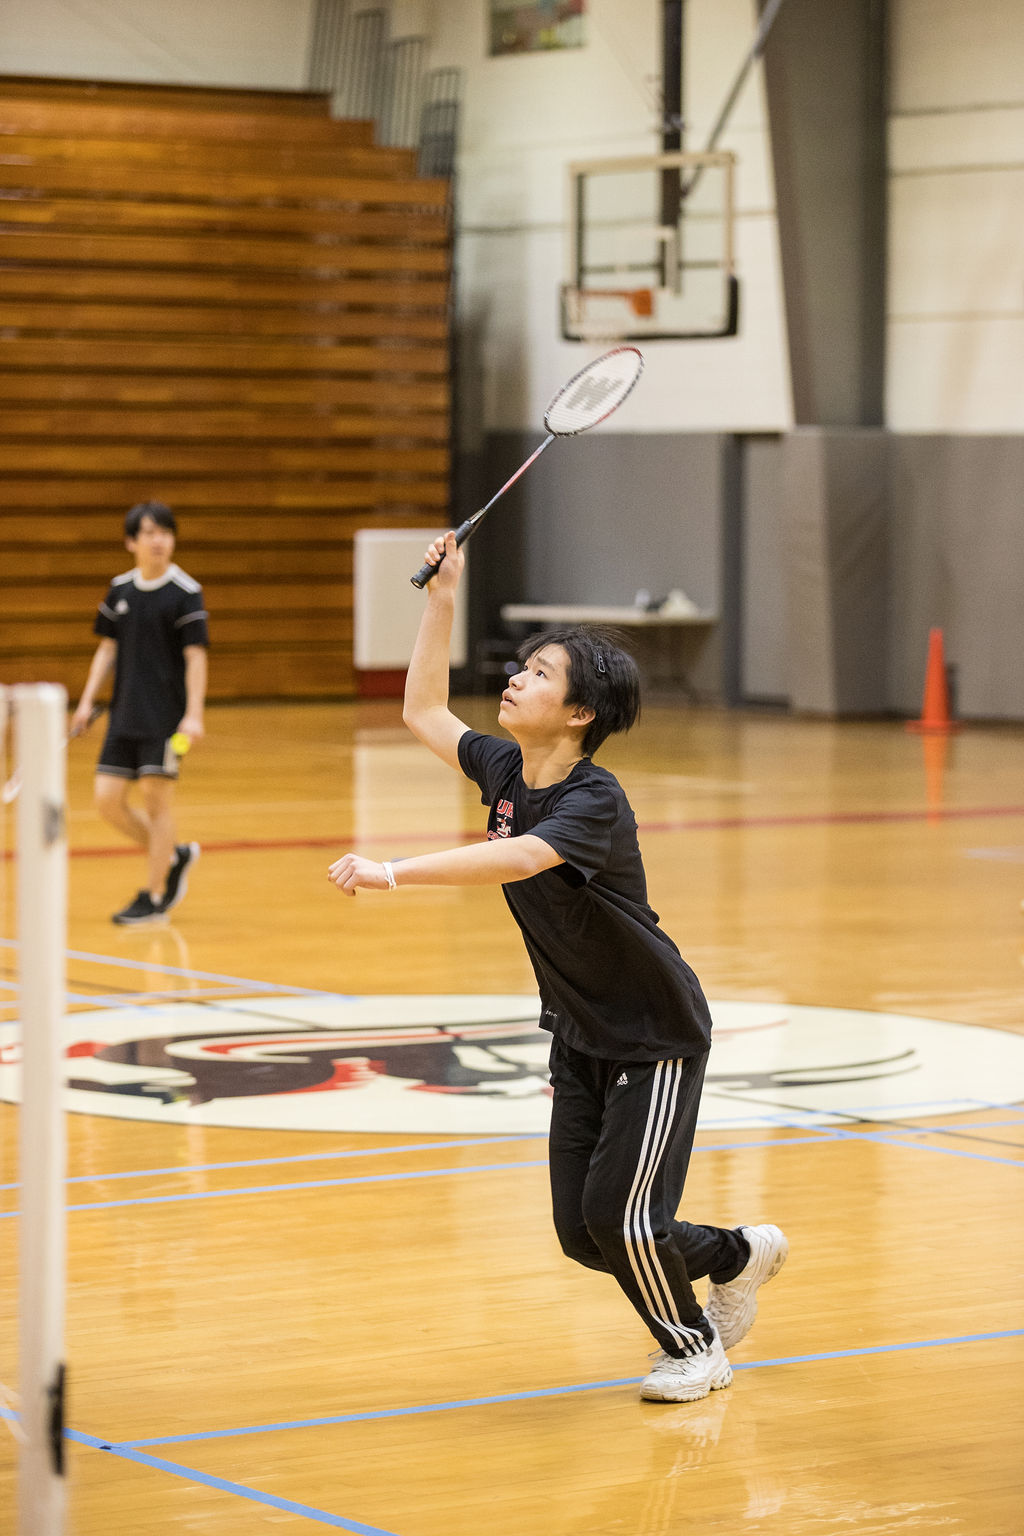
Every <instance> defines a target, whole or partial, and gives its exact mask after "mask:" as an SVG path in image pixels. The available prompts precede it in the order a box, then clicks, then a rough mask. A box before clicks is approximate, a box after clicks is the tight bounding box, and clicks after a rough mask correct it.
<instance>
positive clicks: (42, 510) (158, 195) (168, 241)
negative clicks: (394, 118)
mask: <svg viewBox="0 0 1024 1536" xmlns="http://www.w3.org/2000/svg"><path fill="white" fill-rule="evenodd" d="M0 193H2V196H3V203H2V210H0V212H2V217H0V271H2V281H0V590H2V608H0V680H2V681H4V682H15V681H35V680H47V681H54V682H61V683H63V684H64V685H65V686H66V687H67V688H68V690H69V692H70V694H71V696H72V698H75V697H77V694H78V692H79V690H80V688H81V685H82V683H83V681H84V679H85V673H86V669H87V666H88V660H89V657H90V655H91V653H92V650H93V648H94V645H95V640H94V639H93V636H92V633H91V628H92V616H93V613H94V611H95V607H96V603H97V601H98V600H99V598H100V597H101V596H102V595H103V592H104V590H105V587H106V582H107V581H108V579H109V578H110V576H112V575H113V574H114V573H115V572H117V571H120V570H125V569H127V568H128V565H129V563H130V560H129V557H128V555H127V552H126V551H125V550H124V549H123V546H122V545H121V543H120V526H121V520H122V518H123V516H124V513H125V511H126V510H127V509H128V507H129V506H131V505H132V504H133V503H134V502H136V501H140V500H144V499H146V498H149V497H156V498H159V499H160V500H163V501H166V502H168V503H169V504H170V505H171V506H172V507H173V508H174V510H175V512H176V514H177V516H178V520H179V528H180V534H179V546H178V559H179V561H180V563H181V564H182V565H183V566H184V567H185V569H186V570H188V571H189V572H190V573H191V574H192V575H194V576H195V577H196V578H197V579H198V580H200V581H202V583H203V587H204V590H205V593H206V597H207V601H208V607H209V609H210V613H211V635H212V641H213V646H214V653H213V656H212V658H211V661H212V665H211V690H210V691H211V697H215V698H243V697H260V696H262V697H299V696H316V695H320V696H344V695H346V694H350V693H352V692H354V691H355V679H354V675H353V667H352V539H353V535H354V533H355V531H356V529H358V528H361V527H366V526H379V527H397V528H400V527H410V526H416V525H419V524H426V525H440V524H442V523H443V522H444V521H445V520H446V515H447V508H448V497H449V482H448V470H449V414H450V385H449V344H448V306H449V275H450V218H449V213H450V210H449V189H448V184H447V182H445V181H441V180H423V179H419V178H417V177H416V175H415V156H414V154H413V152H412V151H409V150H402V149H390V148H382V147H379V146H376V145H375V144H374V143H373V132H372V124H370V123H365V122H337V121H334V120H332V119H331V118H330V116H329V113H328V100H327V98H326V97H323V96H319V95H311V94H302V93H289V92H274V91H268V92H254V91H231V90H217V89H194V90H193V89H190V88H186V87H163V86H155V87H149V86H134V85H118V84H92V83H77V82H68V81H53V80H31V79H25V78H17V79H14V78H7V79H3V78H0Z"/></svg>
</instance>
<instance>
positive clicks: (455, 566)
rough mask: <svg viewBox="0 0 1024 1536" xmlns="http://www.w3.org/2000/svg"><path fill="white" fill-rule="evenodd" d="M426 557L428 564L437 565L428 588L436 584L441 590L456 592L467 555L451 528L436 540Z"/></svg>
mask: <svg viewBox="0 0 1024 1536" xmlns="http://www.w3.org/2000/svg"><path fill="white" fill-rule="evenodd" d="M442 555H443V556H444V559H443V560H442V559H441V556H442ZM424 558H425V559H426V562H427V564H428V565H435V566H437V571H436V574H435V575H433V576H432V577H431V578H430V581H429V582H428V583H427V590H428V591H430V590H431V589H432V588H433V587H434V586H436V587H437V588H438V590H439V591H449V592H454V591H455V588H456V587H457V586H458V584H459V580H460V578H461V576H462V573H463V571H464V570H465V568H466V557H465V555H464V554H463V552H462V550H461V549H460V548H459V546H458V545H457V544H456V542H455V534H454V533H453V531H452V530H451V529H450V528H449V530H448V532H447V533H446V534H444V535H443V536H442V537H441V538H440V539H435V540H434V542H433V544H431V545H430V546H429V547H428V549H427V551H426V555H425V557H424ZM439 561H440V564H438V562H439Z"/></svg>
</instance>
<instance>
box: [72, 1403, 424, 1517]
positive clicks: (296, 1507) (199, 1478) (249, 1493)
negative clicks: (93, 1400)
mask: <svg viewBox="0 0 1024 1536" xmlns="http://www.w3.org/2000/svg"><path fill="white" fill-rule="evenodd" d="M64 1434H65V1438H66V1439H68V1440H73V1441H75V1443H76V1444H78V1445H85V1446H89V1447H91V1448H92V1449H93V1450H95V1451H107V1452H109V1453H110V1454H112V1455H114V1456H119V1457H120V1458H121V1459H122V1460H124V1461H132V1462H135V1464H136V1465H137V1466H140V1467H152V1468H153V1470H154V1471H155V1472H169V1473H170V1474H171V1476H172V1477H182V1478H185V1479H186V1481H188V1482H190V1483H200V1484H201V1485H202V1486H203V1487H204V1488H214V1489H216V1490H217V1491H218V1492H219V1493H230V1494H233V1495H234V1496H235V1497H236V1498H240V1499H249V1500H251V1501H252V1503H254V1504H264V1505H266V1506H267V1507H268V1508H270V1509H280V1510H284V1511H285V1512H286V1513H287V1514H290V1515H299V1516H301V1518H302V1519H304V1520H313V1521H315V1522H316V1523H317V1524H318V1525H330V1526H333V1527H334V1528H335V1530H339V1531H351V1532H352V1533H353V1536H395V1533H394V1532H393V1531H385V1530H383V1529H382V1528H381V1527H380V1526H379V1525H364V1524H363V1523H362V1521H360V1520H346V1519H344V1518H343V1517H342V1516H341V1515H332V1514H331V1513H330V1512H329V1511H328V1510H326V1509H315V1508H314V1507H313V1506H312V1505H311V1504H299V1503H297V1502H296V1500H295V1499H282V1498H280V1497H279V1495H277V1494H276V1493H264V1492H263V1490H262V1489H260V1488H250V1487H249V1486H248V1484H246V1483H233V1482H231V1481H230V1480H229V1479H228V1478H224V1477H213V1476H212V1475H211V1474H210V1473H209V1472H197V1471H196V1469H195V1468H194V1467H182V1466H179V1464H178V1463H177V1462H175V1461H165V1460H164V1459H163V1457H161V1456H147V1455H146V1454H145V1453H144V1452H142V1451H135V1450H131V1449H126V1448H122V1447H121V1446H116V1445H112V1444H110V1442H109V1441H106V1440H101V1439H100V1438H99V1437H98V1436H96V1435H86V1434H83V1433H82V1432H81V1431H80V1430H77V1429H67V1430H65V1431H64Z"/></svg>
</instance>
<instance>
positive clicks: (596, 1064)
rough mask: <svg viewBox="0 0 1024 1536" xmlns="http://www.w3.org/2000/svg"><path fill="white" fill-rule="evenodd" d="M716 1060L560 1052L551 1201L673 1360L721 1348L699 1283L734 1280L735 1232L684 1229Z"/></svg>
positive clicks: (558, 1222)
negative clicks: (707, 1084) (697, 1137)
mask: <svg viewBox="0 0 1024 1536" xmlns="http://www.w3.org/2000/svg"><path fill="white" fill-rule="evenodd" d="M706 1064H707V1054H706V1053H705V1054H704V1055H702V1056H689V1057H681V1058H676V1059H674V1060H672V1061H607V1060H603V1059H599V1058H597V1057H593V1056H584V1055H583V1054H582V1053H581V1052H579V1051H574V1050H573V1049H572V1048H571V1047H569V1046H566V1045H563V1044H562V1043H561V1042H560V1041H559V1040H558V1039H557V1038H556V1039H555V1041H554V1043H553V1045H552V1049H551V1082H552V1087H553V1089H554V1100H553V1104H552V1112H551V1143H550V1160H551V1196H552V1204H553V1209H554V1218H555V1231H556V1232H557V1233H558V1240H559V1242H560V1243H561V1245H562V1249H563V1251H564V1252H565V1253H566V1254H567V1255H568V1257H569V1258H571V1259H575V1260H576V1261H577V1263H580V1264H585V1265H586V1266H587V1268H588V1269H600V1270H603V1271H604V1272H605V1273H608V1274H612V1275H614V1276H615V1279H616V1280H617V1281H618V1282H619V1285H620V1286H621V1287H622V1289H623V1290H624V1291H625V1293H626V1295H627V1296H628V1297H629V1299H630V1301H631V1302H632V1304H633V1306H634V1307H635V1308H636V1310H637V1311H638V1312H639V1314H640V1316H641V1317H642V1318H643V1320H644V1322H645V1323H646V1324H647V1326H648V1327H649V1328H650V1330H651V1332H652V1333H653V1334H654V1337H655V1338H656V1339H657V1341H658V1343H659V1344H660V1345H661V1347H662V1348H663V1349H665V1350H667V1351H668V1353H669V1354H671V1355H688V1354H692V1353H694V1352H695V1351H697V1350H701V1349H703V1348H704V1346H705V1344H708V1343H710V1342H711V1329H710V1326H709V1324H708V1323H707V1321H706V1320H705V1317H704V1314H703V1312H702V1310H701V1307H700V1303H699V1302H698V1301H697V1298H696V1296H695V1295H694V1294H693V1287H692V1285H691V1281H692V1280H696V1279H699V1278H700V1277H701V1276H702V1275H711V1276H713V1278H714V1279H715V1280H717V1281H726V1280H731V1279H733V1278H734V1276H735V1275H737V1274H738V1273H739V1271H740V1270H741V1269H742V1268H743V1266H744V1264H745V1263H746V1261H747V1256H748V1249H747V1245H746V1243H745V1241H744V1240H743V1238H742V1237H741V1236H740V1234H739V1233H738V1232H737V1231H730V1230H727V1229H725V1228H722V1227H697V1226H692V1225H691V1224H690V1223H689V1222H685V1221H677V1220H676V1211H677V1210H678V1207H679V1202H680V1199H681V1198H682V1193H683V1183H684V1181H685V1179H686V1170H687V1167H688V1165H689V1161H690V1151H691V1149H692V1147H693V1135H694V1130H695V1129H696V1124H697V1109H698V1106H699V1104H700V1094H701V1088H702V1086H703V1083H704V1068H705V1066H706Z"/></svg>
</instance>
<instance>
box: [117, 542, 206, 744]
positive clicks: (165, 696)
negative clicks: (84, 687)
mask: <svg viewBox="0 0 1024 1536" xmlns="http://www.w3.org/2000/svg"><path fill="white" fill-rule="evenodd" d="M93 633H94V634H97V635H103V636H104V637H105V638H106V639H108V640H116V641H117V665H116V669H115V672H114V695H113V698H112V700H111V704H110V732H111V734H112V735H115V736H132V737H135V738H140V739H142V738H153V737H167V736H170V735H171V734H172V732H173V731H174V730H175V729H176V728H177V725H178V722H179V721H180V719H181V717H182V715H183V714H184V713H185V703H186V698H185V647H186V646H187V645H208V644H209V636H208V634H207V629H206V610H205V609H204V607H203V589H202V587H201V586H200V585H199V583H198V582H197V581H193V580H192V577H191V576H186V574H185V572H184V571H183V570H181V568H180V567H179V566H177V565H172V566H171V567H170V568H169V569H168V570H167V571H166V572H165V574H164V575H163V576H160V577H158V578H157V580H156V581H143V579H142V577H141V576H140V575H139V573H138V571H127V572H126V573H125V574H124V575H123V576H115V577H114V579H113V581H112V582H111V584H110V591H109V592H108V593H107V595H106V597H105V598H104V599H103V602H102V603H100V606H99V610H98V612H97V614H96V622H95V623H94V624H93Z"/></svg>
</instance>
